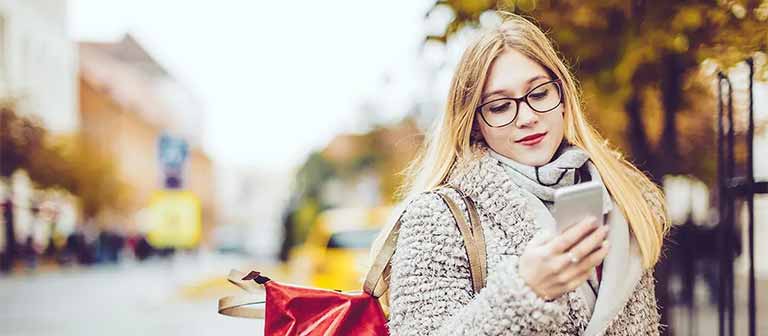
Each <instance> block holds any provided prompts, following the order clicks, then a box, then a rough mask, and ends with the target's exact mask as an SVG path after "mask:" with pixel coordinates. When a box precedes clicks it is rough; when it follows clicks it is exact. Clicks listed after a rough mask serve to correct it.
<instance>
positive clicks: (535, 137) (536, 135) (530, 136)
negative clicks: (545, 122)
mask: <svg viewBox="0 0 768 336" xmlns="http://www.w3.org/2000/svg"><path fill="white" fill-rule="evenodd" d="M546 134H547V132H542V133H534V134H531V135H528V136H525V137H523V138H521V139H518V140H515V142H524V141H526V142H530V141H531V140H538V139H539V138H541V137H543V136H544V135H546Z"/></svg>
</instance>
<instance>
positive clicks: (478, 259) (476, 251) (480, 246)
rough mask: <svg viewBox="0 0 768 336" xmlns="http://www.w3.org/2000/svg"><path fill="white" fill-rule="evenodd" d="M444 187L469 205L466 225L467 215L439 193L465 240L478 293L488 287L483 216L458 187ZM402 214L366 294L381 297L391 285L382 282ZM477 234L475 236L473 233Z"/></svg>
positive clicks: (373, 269)
mask: <svg viewBox="0 0 768 336" xmlns="http://www.w3.org/2000/svg"><path fill="white" fill-rule="evenodd" d="M443 186H445V187H448V188H451V189H453V190H455V191H456V192H458V193H459V195H461V198H462V200H463V201H464V203H465V205H466V206H467V210H468V211H469V220H470V222H471V229H470V226H469V225H467V222H466V220H465V219H464V214H463V213H461V210H460V209H459V207H458V206H457V205H456V203H455V202H453V200H451V199H450V198H449V197H446V196H444V195H443V194H442V193H439V192H437V194H438V195H439V196H440V198H441V199H442V200H443V201H444V202H445V203H446V204H447V205H448V209H449V210H450V211H451V215H452V216H453V218H454V220H455V221H456V225H457V226H458V227H459V232H460V233H461V235H462V237H463V239H464V248H465V250H466V252H467V257H468V259H469V264H470V276H471V278H472V288H473V290H474V291H475V293H479V292H480V289H482V288H483V287H485V276H486V252H485V237H484V236H483V231H482V226H481V225H480V216H479V215H478V214H477V208H476V207H475V204H474V202H472V199H470V198H469V197H468V196H466V195H465V194H464V193H462V192H461V191H460V190H459V189H458V188H456V187H454V186H452V185H450V184H445V185H443ZM404 213H405V211H403V213H401V214H400V217H398V219H397V222H395V225H394V226H393V227H392V228H391V230H390V231H389V233H388V234H387V239H386V240H385V241H384V245H383V246H382V248H381V250H380V251H379V254H378V255H376V257H375V258H374V260H373V264H372V265H371V268H370V269H369V270H368V274H367V275H366V277H365V283H364V284H363V291H365V292H366V293H368V294H370V295H372V296H373V297H376V298H378V297H381V295H383V294H384V292H386V291H387V289H388V285H387V284H386V282H382V281H381V279H382V277H383V275H384V270H385V269H386V268H387V267H390V266H391V265H390V261H391V260H392V255H393V254H394V252H395V246H396V244H397V236H398V233H399V231H400V222H401V220H402V218H403V214H404ZM473 231H474V233H473Z"/></svg>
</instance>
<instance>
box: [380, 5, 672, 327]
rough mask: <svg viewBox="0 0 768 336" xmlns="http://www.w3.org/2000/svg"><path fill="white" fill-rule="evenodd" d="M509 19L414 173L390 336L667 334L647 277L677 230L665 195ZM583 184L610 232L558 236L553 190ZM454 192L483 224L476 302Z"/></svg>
mask: <svg viewBox="0 0 768 336" xmlns="http://www.w3.org/2000/svg"><path fill="white" fill-rule="evenodd" d="M502 15H504V22H503V23H502V24H501V25H500V26H499V27H498V28H496V29H494V30H493V31H489V32H487V33H485V34H483V35H481V36H480V37H479V39H477V40H476V41H474V42H473V43H472V44H471V45H470V46H469V47H468V48H467V50H466V51H465V53H464V55H463V56H462V58H461V61H460V63H459V65H458V68H457V70H456V73H455V75H454V77H453V80H452V83H451V86H450V91H449V94H448V101H447V108H446V110H445V113H444V114H443V115H442V118H441V120H440V121H439V123H438V124H437V127H436V129H435V130H434V131H433V132H432V133H430V134H429V135H428V138H427V142H426V145H425V147H424V148H423V150H422V153H421V154H420V156H419V158H418V159H417V160H416V161H414V163H413V164H412V165H411V166H410V168H409V170H408V176H407V183H406V186H405V195H406V196H407V197H406V200H407V201H406V202H403V204H407V206H406V207H405V209H404V213H403V216H402V218H401V227H400V232H399V238H398V240H397V244H396V250H395V254H394V256H393V257H392V261H391V271H390V274H389V277H388V278H387V277H385V279H388V284H389V292H388V298H387V297H385V298H384V300H383V301H384V302H388V303H389V307H388V308H389V322H388V327H389V329H390V332H391V334H393V335H398V336H399V335H531V334H535V335H633V336H638V335H656V334H659V328H660V327H661V326H660V324H659V313H658V308H657V305H656V298H655V292H654V278H653V273H652V270H653V266H654V265H655V263H656V262H657V261H658V259H659V257H660V254H661V248H662V243H663V240H664V235H665V234H666V232H667V230H668V228H669V225H668V221H667V218H666V215H665V213H666V209H665V207H664V200H663V196H662V194H661V192H660V191H659V189H658V187H656V185H655V184H653V183H652V182H651V181H650V180H649V179H648V178H647V177H646V176H645V175H644V174H643V173H642V172H640V171H639V170H638V169H637V168H635V167H634V166H633V165H632V164H630V163H629V162H627V161H626V160H625V159H623V158H622V156H621V155H620V154H618V153H617V152H616V151H614V150H612V149H611V148H610V147H609V146H608V144H607V142H606V141H605V140H604V139H603V138H602V137H601V136H600V135H599V134H598V133H597V131H595V130H594V129H593V128H592V127H591V126H590V125H589V124H588V122H587V120H586V118H585V116H584V113H583V112H582V110H581V105H580V101H579V93H578V91H577V87H576V82H575V80H574V79H573V77H572V75H571V74H570V73H569V70H568V69H567V67H566V66H565V65H564V63H563V61H562V60H561V59H560V58H558V55H557V54H556V52H555V50H554V48H553V47H552V45H551V43H550V41H549V40H548V39H547V37H546V36H545V35H544V34H543V33H542V31H541V30H540V29H539V28H538V27H537V26H535V25H534V24H532V23H531V22H529V21H527V20H526V19H524V18H522V17H520V16H517V15H514V14H509V13H502ZM587 180H596V181H599V182H600V183H602V185H603V186H604V188H603V191H604V193H603V194H604V202H603V214H604V222H605V223H606V225H603V226H601V227H599V228H598V226H597V224H596V221H595V218H584V219H582V220H581V221H580V222H578V224H576V225H574V226H571V227H569V228H568V229H567V230H566V231H564V232H563V233H559V234H557V233H555V232H556V231H555V230H554V228H555V227H556V223H555V222H554V218H553V216H552V215H551V213H550V210H551V207H552V201H553V194H554V191H555V190H556V189H558V188H560V187H563V186H567V185H572V184H575V183H580V182H583V181H587ZM446 183H447V184H451V185H452V186H455V187H457V188H458V189H459V191H461V192H462V193H463V194H465V195H467V196H469V197H470V198H471V199H472V200H473V201H474V203H475V204H476V207H477V211H478V213H479V214H480V218H481V226H482V228H483V234H484V237H485V241H486V254H487V259H486V263H487V274H488V276H487V280H486V285H485V287H484V288H483V289H482V290H481V291H479V293H477V294H475V293H474V292H473V290H472V283H471V279H470V272H469V263H468V259H467V256H466V251H465V249H464V243H463V240H462V237H461V235H460V233H459V230H458V229H457V228H456V224H455V222H454V219H453V217H452V216H451V213H450V212H449V209H448V207H447V206H446V204H445V203H444V202H442V201H441V199H440V197H439V195H437V194H436V193H435V192H430V191H432V190H435V189H436V188H437V189H438V190H437V191H440V192H442V193H445V194H447V195H448V196H449V197H451V198H452V199H454V201H455V202H456V203H457V204H460V205H461V207H462V210H463V211H464V212H465V217H466V218H469V217H468V214H467V212H466V211H467V210H466V207H465V206H464V203H463V202H462V201H461V198H460V195H459V194H458V192H456V191H455V190H452V189H450V188H446V187H444V186H443V187H440V185H442V184H446ZM609 229H610V230H609ZM380 243H381V241H379V242H378V244H374V246H380ZM377 249H378V248H377V247H375V248H374V249H373V250H372V252H373V253H376V251H377Z"/></svg>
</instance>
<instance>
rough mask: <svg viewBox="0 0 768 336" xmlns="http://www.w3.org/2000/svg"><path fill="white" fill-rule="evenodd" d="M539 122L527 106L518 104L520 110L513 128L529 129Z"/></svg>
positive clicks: (536, 115) (537, 117)
mask: <svg viewBox="0 0 768 336" xmlns="http://www.w3.org/2000/svg"><path fill="white" fill-rule="evenodd" d="M537 122H539V115H538V114H537V113H536V111H534V110H533V109H531V107H530V106H528V104H526V103H525V102H523V103H522V104H520V110H519V111H517V120H515V126H517V127H518V128H524V127H530V126H533V125H535V124H536V123H537Z"/></svg>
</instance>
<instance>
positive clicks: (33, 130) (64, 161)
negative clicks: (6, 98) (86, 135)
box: [0, 103, 130, 217]
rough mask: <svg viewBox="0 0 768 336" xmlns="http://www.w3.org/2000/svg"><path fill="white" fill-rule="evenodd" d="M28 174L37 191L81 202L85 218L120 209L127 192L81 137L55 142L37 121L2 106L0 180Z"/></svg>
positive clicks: (112, 169)
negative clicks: (65, 195)
mask: <svg viewBox="0 0 768 336" xmlns="http://www.w3.org/2000/svg"><path fill="white" fill-rule="evenodd" d="M18 169H24V170H26V171H27V173H28V174H29V176H30V178H31V179H32V181H34V183H35V184H36V185H37V186H38V187H42V188H60V189H64V190H67V191H69V192H70V193H72V194H73V195H75V196H77V197H78V199H79V200H80V205H81V208H82V210H83V214H84V215H85V216H86V217H93V216H96V215H97V214H98V213H99V212H101V211H104V210H110V209H120V207H121V206H122V204H124V201H125V200H126V198H125V197H126V196H127V194H128V193H129V192H130V190H129V187H128V186H127V185H126V184H125V183H123V182H122V181H120V180H118V179H117V178H116V176H117V175H116V174H115V167H114V164H113V163H112V161H111V160H110V159H109V158H108V157H107V156H105V155H104V154H102V153H100V152H99V151H98V149H97V147H96V146H94V145H93V144H89V143H88V142H86V141H85V140H84V139H83V138H82V137H81V136H80V135H78V134H73V135H68V136H53V135H51V134H49V133H48V131H47V130H46V129H45V128H43V127H42V126H41V123H40V122H39V121H38V120H35V119H33V118H29V117H24V116H19V115H17V114H16V112H15V110H14V107H13V103H4V104H2V106H0V176H3V177H9V176H10V175H11V174H13V172H14V171H16V170H18Z"/></svg>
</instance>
